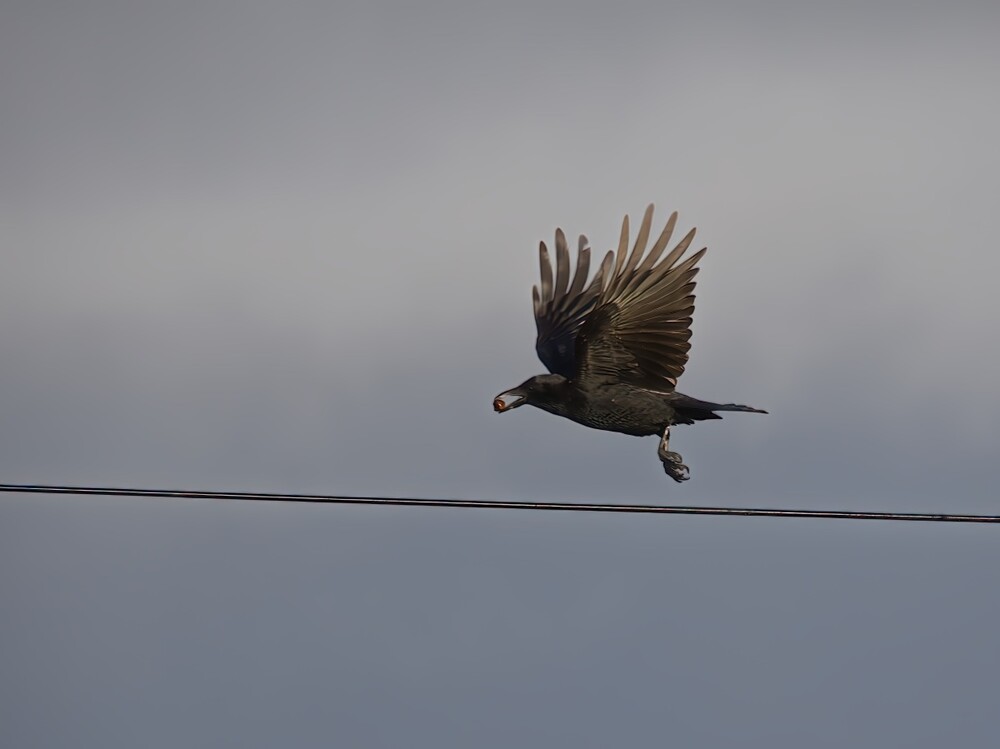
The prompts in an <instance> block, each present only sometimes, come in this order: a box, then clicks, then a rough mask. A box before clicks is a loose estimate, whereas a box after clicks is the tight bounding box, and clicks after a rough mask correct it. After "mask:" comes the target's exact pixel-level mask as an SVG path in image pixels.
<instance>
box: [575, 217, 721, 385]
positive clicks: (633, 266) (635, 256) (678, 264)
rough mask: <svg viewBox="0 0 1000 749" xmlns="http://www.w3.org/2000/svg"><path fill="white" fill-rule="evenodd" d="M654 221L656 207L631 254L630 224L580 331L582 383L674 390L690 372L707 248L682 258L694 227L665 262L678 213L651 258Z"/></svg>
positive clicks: (578, 374)
mask: <svg viewBox="0 0 1000 749" xmlns="http://www.w3.org/2000/svg"><path fill="white" fill-rule="evenodd" d="M652 221H653V206H652V205H650V206H649V207H648V208H647V209H646V213H645V215H644V216H643V218H642V226H641V227H640V228H639V235H638V236H637V237H636V240H635V246H634V247H633V248H632V252H631V254H629V253H628V241H629V225H628V216H626V217H625V220H624V222H622V231H621V239H620V240H619V243H618V252H617V255H616V256H615V263H614V270H613V272H612V273H611V274H610V277H609V280H608V281H607V282H606V283H605V285H604V287H603V288H602V290H601V294H600V297H599V298H598V300H597V303H596V305H595V306H594V310H593V312H592V313H591V314H590V315H588V316H587V319H586V321H585V322H584V324H583V325H582V326H581V327H580V330H579V334H578V336H577V342H576V360H577V371H576V372H575V377H576V378H577V379H578V380H579V381H581V382H587V381H589V382H590V383H593V384H597V383H599V382H602V381H616V382H628V383H631V384H633V385H637V386H639V387H645V388H649V389H651V390H659V391H663V392H669V391H671V390H673V389H674V387H675V386H676V385H677V378H678V377H680V376H681V373H682V372H683V371H684V365H685V364H687V359H688V350H689V349H690V348H691V344H690V343H689V342H688V339H690V338H691V314H692V313H693V312H694V286H695V283H694V277H695V275H696V274H697V273H698V268H697V267H696V265H697V263H698V260H700V259H701V256H702V255H704V254H705V248H703V249H701V250H699V251H698V252H696V253H695V254H693V255H691V256H690V257H688V258H685V259H684V260H681V257H682V256H683V255H684V252H685V251H686V250H687V249H688V247H689V246H690V245H691V241H692V240H693V239H694V232H695V230H694V229H692V230H691V231H690V232H688V234H687V235H686V236H685V237H684V239H682V240H681V241H680V242H679V243H678V245H677V246H676V247H675V248H674V249H673V250H671V251H670V253H669V254H668V255H667V256H666V257H665V258H663V259H662V260H660V255H662V254H663V251H664V250H665V249H666V247H667V243H668V242H669V241H670V235H671V234H672V233H673V230H674V224H675V223H676V222H677V214H676V213H673V214H671V216H670V219H669V220H668V221H667V225H666V227H665V228H664V229H663V232H662V233H661V234H660V237H659V239H657V240H656V243H655V244H654V245H653V247H652V248H651V249H650V251H649V254H648V255H646V256H645V258H643V254H644V253H645V251H646V242H647V241H648V240H649V229H650V225H651V224H652ZM609 256H610V253H609Z"/></svg>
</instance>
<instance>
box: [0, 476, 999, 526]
mask: <svg viewBox="0 0 1000 749" xmlns="http://www.w3.org/2000/svg"><path fill="white" fill-rule="evenodd" d="M0 492H19V493H25V494H87V495H91V496H110V497H162V498H170V499H234V500H242V501H245V502H312V503H316V504H344V505H393V506H404V507H464V508H469V509H480V510H555V511H563V512H623V513H624V512H628V513H647V514H657V515H740V516H750V517H778V518H824V519H838V520H909V521H918V522H933V523H1000V515H957V514H951V513H935V512H853V511H848V510H776V509H762V508H751V507H679V506H676V505H625V504H588V503H579V504H578V503H575V502H510V501H502V500H488V499H420V498H415V497H358V496H340V495H330V494H272V493H267V492H217V491H180V490H170V489H118V488H111V487H101V486H46V485H41V484H0Z"/></svg>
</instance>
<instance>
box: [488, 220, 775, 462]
mask: <svg viewBox="0 0 1000 749" xmlns="http://www.w3.org/2000/svg"><path fill="white" fill-rule="evenodd" d="M652 211H653V206H649V208H647V209H646V214H645V216H644V217H643V222H642V226H641V228H640V230H639V234H638V237H637V238H636V242H635V246H634V247H633V249H632V252H631V253H628V217H627V216H626V217H625V221H624V223H623V225H622V233H621V239H620V241H619V245H618V252H617V254H616V253H610V252H609V253H608V254H607V256H606V257H605V258H604V261H603V262H602V263H601V266H600V268H599V269H598V271H597V273H596V274H595V276H594V278H593V279H592V280H591V281H590V283H589V284H588V283H587V275H588V272H589V265H590V248H589V247H587V246H586V244H587V241H586V238H585V237H580V245H579V254H578V260H577V267H576V273H575V275H574V276H573V277H572V278H570V272H569V250H568V248H567V245H566V238H565V236H564V235H563V233H562V231H561V230H558V229H557V230H556V270H555V273H553V270H552V264H551V261H550V260H549V255H548V249H547V248H546V247H545V243H544V242H543V243H541V245H540V247H539V256H540V261H541V274H542V284H541V291H539V289H538V288H537V287H536V288H535V289H534V307H535V322H536V325H537V328H538V338H537V340H536V344H535V348H536V351H537V353H538V356H539V358H540V359H541V360H542V363H543V364H545V365H546V367H547V368H548V370H549V372H550V373H551V374H545V375H536V376H534V377H531V378H529V379H528V380H526V381H525V382H523V383H522V384H521V385H519V386H518V387H516V388H513V389H511V390H508V391H505V392H503V393H501V394H500V395H498V396H497V397H496V398H495V399H494V401H493V404H494V408H495V409H496V410H497V411H498V412H502V411H508V410H510V409H512V408H515V407H517V406H520V405H523V404H525V403H527V404H529V405H533V406H535V407H537V408H541V409H542V410H544V411H548V412H549V413H553V414H556V415H557V416H563V417H565V418H568V419H571V420H573V421H575V422H577V423H579V424H583V425H584V426H587V427H591V428H594V429H603V430H606V431H611V432H620V433H622V434H629V435H634V436H637V437H645V436H649V435H654V434H655V435H660V436H661V441H660V448H659V456H660V460H661V461H662V462H663V467H664V470H665V471H666V472H667V474H668V475H670V476H671V477H672V478H673V479H675V480H676V481H683V480H685V479H686V478H687V477H688V471H687V466H685V465H684V464H683V463H682V462H681V458H680V455H678V454H677V453H674V452H670V450H669V437H670V427H671V426H673V425H675V424H693V423H694V422H696V421H703V420H706V419H719V418H721V417H720V416H719V415H718V414H717V413H716V412H717V411H752V412H756V413H766V412H765V411H760V410H759V409H756V408H751V407H749V406H741V405H738V404H735V403H711V402H709V401H702V400H698V399H696V398H691V397H690V396H686V395H683V394H682V393H678V392H677V391H676V390H675V386H676V383H677V378H678V377H680V375H681V373H682V372H683V371H684V365H685V364H686V363H687V352H688V350H689V349H690V344H689V343H688V339H689V338H690V337H691V314H692V312H693V311H694V294H693V293H692V292H693V291H694V286H695V284H694V276H695V274H696V273H697V272H698V269H697V267H696V263H697V261H698V260H699V259H700V258H701V256H702V255H703V254H704V253H705V250H704V249H702V250H700V251H698V252H697V253H695V254H694V255H692V256H690V257H688V258H686V259H683V260H682V259H681V258H682V256H683V254H684V252H685V251H686V250H687V248H688V246H689V245H690V243H691V241H692V239H693V238H694V230H693V229H692V230H691V231H690V232H689V233H688V234H687V236H685V237H684V239H682V240H681V242H680V243H679V244H678V245H677V246H676V247H675V248H674V249H673V250H672V251H671V252H670V253H669V254H668V255H667V257H666V258H664V260H663V261H662V262H658V261H659V259H660V256H661V255H662V253H663V251H664V250H665V249H666V245H667V243H668V242H669V240H670V236H671V234H672V232H673V228H674V224H675V222H676V220H677V214H676V213H674V214H672V215H671V217H670V220H669V221H668V222H667V226H666V228H665V229H664V230H663V232H662V234H661V235H660V237H659V239H657V241H656V242H655V244H654V245H653V247H652V248H651V249H650V251H649V253H648V254H645V250H646V242H647V241H648V239H649V230H650V226H651V222H652Z"/></svg>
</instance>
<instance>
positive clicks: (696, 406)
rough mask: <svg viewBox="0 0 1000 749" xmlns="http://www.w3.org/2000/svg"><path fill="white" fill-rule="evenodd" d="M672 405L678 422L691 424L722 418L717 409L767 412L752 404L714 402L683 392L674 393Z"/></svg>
mask: <svg viewBox="0 0 1000 749" xmlns="http://www.w3.org/2000/svg"><path fill="white" fill-rule="evenodd" d="M670 405H672V406H673V407H674V410H675V411H676V413H677V419H676V421H675V423H677V424H685V423H687V424H691V423H694V422H695V421H706V420H707V419H721V418H722V417H721V416H719V415H718V414H717V413H715V412H716V411H743V412H744V413H755V414H766V413H767V411H765V410H763V409H761V408H753V407H752V406H744V405H741V404H739V403H712V402H711V401H703V400H698V399H697V398H692V397H691V396H690V395H684V394H683V393H676V392H675V393H672V394H671V397H670Z"/></svg>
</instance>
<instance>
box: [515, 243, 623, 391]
mask: <svg viewBox="0 0 1000 749" xmlns="http://www.w3.org/2000/svg"><path fill="white" fill-rule="evenodd" d="M538 260H539V265H540V266H541V273H542V283H541V289H539V287H538V286H535V287H533V288H532V290H531V292H532V299H533V301H534V307H535V326H536V327H537V329H538V337H537V338H536V339H535V351H536V352H537V353H538V358H539V359H541V360H542V364H544V365H545V367H546V368H547V369H548V370H549V371H550V372H552V373H553V374H561V375H562V376H563V377H572V376H573V373H574V372H575V371H576V369H577V364H576V336H577V332H578V331H579V330H580V326H581V325H583V321H584V320H585V319H586V317H587V315H588V314H590V312H591V311H592V310H593V309H594V307H595V305H596V304H597V299H598V297H599V296H600V295H601V289H602V288H603V279H604V277H605V276H606V275H607V274H608V273H609V272H610V270H611V262H612V256H611V253H608V256H607V257H606V258H605V259H604V262H603V263H601V267H600V268H599V269H598V271H597V273H596V275H595V276H594V278H593V280H592V281H591V282H590V284H587V275H588V274H589V272H590V248H589V247H588V246H587V238H586V237H584V236H581V237H580V245H579V251H578V254H577V260H576V273H575V274H574V275H573V278H572V282H571V281H570V272H569V248H568V247H567V245H566V235H565V234H563V232H562V229H556V268H555V274H554V276H553V273H552V262H551V260H550V259H549V250H548V248H547V247H546V246H545V242H539V244H538Z"/></svg>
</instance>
